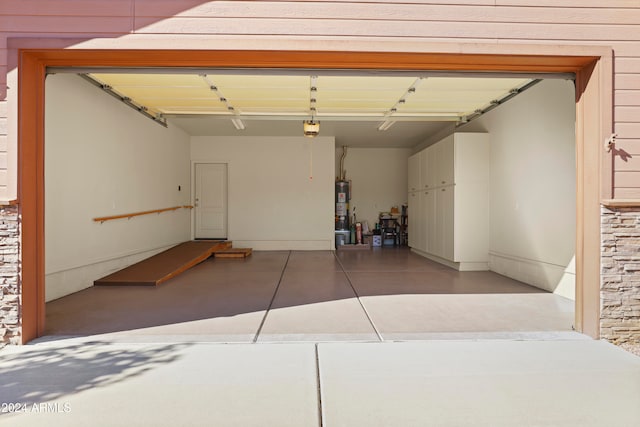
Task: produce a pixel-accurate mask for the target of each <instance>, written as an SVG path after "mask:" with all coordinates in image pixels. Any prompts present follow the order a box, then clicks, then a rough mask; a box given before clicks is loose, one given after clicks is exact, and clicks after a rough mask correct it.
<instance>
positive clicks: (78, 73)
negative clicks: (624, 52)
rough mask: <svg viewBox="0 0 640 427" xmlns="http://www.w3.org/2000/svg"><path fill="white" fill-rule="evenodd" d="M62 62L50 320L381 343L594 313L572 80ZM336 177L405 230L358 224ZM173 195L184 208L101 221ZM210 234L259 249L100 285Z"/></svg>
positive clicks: (53, 139)
mask: <svg viewBox="0 0 640 427" xmlns="http://www.w3.org/2000/svg"><path fill="white" fill-rule="evenodd" d="M55 71H56V72H55V74H51V75H49V76H48V77H47V83H46V110H45V118H46V125H45V131H46V134H45V172H46V175H45V184H46V189H47V191H46V194H45V202H46V203H45V206H46V208H45V225H46V234H45V243H46V249H45V255H46V258H45V259H46V300H47V301H48V305H47V316H48V317H47V333H50V334H57V335H77V334H80V335H83V334H95V333H116V334H117V333H119V332H125V331H126V332H127V333H129V334H131V333H132V334H134V335H145V334H152V335H154V334H155V335H157V334H166V335H174V334H183V335H198V336H200V337H202V336H203V335H207V336H209V339H212V340H223V341H246V340H253V341H268V340H305V339H312V340H318V339H320V340H327V339H328V340H332V339H363V340H371V339H421V338H427V337H432V336H441V335H439V334H449V335H450V334H475V335H473V336H478V334H480V335H487V336H507V335H509V334H519V335H520V336H524V335H523V334H527V333H536V334H539V333H542V332H546V333H549V332H553V333H563V332H569V331H571V330H572V329H573V328H574V327H575V322H574V319H575V313H574V306H575V298H576V295H575V255H576V247H575V242H576V234H575V230H576V197H575V194H576V169H575V164H576V145H575V141H576V135H575V127H576V124H575V120H576V117H575V111H576V110H575V86H574V82H573V80H572V79H571V78H569V77H571V76H568V75H564V74H561V75H551V74H547V75H544V77H545V78H544V79H540V77H542V76H540V75H523V74H494V75H487V74H485V75H477V74H468V73H467V74H465V73H439V74H437V73H432V74H427V73H423V74H421V73H415V72H412V73H409V72H395V73H392V72H386V73H384V72H375V73H374V72H346V71H339V72H337V71H327V70H324V71H322V70H314V71H304V72H302V71H293V70H290V71H283V70H280V71H278V72H268V73H267V72H261V73H256V72H255V70H245V71H236V72H229V70H196V71H193V70H191V71H186V72H185V71H184V70H166V69H162V70H159V69H157V70H142V71H141V70H78V69H65V70H61V69H58V70H55ZM131 107H133V108H131ZM303 122H313V123H318V124H319V126H320V133H319V135H318V136H316V137H315V138H306V137H305V136H304V135H303V131H304V129H303ZM165 126H166V127H165ZM211 170H213V171H214V172H213V175H211V173H209V172H202V171H211ZM207 173H209V175H207ZM202 176H208V177H209V178H208V179H205V180H203V179H202ZM441 176H451V178H446V179H445V178H442V179H441ZM336 179H341V180H348V181H350V184H351V186H350V200H349V209H348V213H347V215H348V216H349V220H350V221H351V222H353V223H354V224H355V223H356V222H357V223H358V224H361V225H362V224H365V226H366V229H370V230H372V231H375V230H376V229H379V228H381V227H382V228H385V225H386V224H385V223H384V222H383V221H384V220H385V219H386V218H392V219H393V220H394V226H393V228H394V230H395V231H396V235H395V236H394V238H393V240H392V241H389V240H386V239H381V242H380V247H376V248H369V247H367V248H365V249H364V250H358V251H351V250H347V249H348V245H346V246H344V247H341V245H340V243H344V242H340V241H338V242H336V240H337V239H338V236H339V235H340V233H338V232H337V231H336V229H337V228H338V227H337V223H338V220H339V218H338V216H339V215H338V213H339V212H337V211H336V201H337V199H336V197H337V196H336V191H335V188H336V187H335V181H336ZM449 179H450V180H451V181H449ZM211 180H213V183H212V181H211ZM212 184H213V185H214V186H215V188H216V190H215V191H214V192H215V194H218V195H219V198H220V200H221V206H222V207H219V209H218V213H216V214H215V215H217V216H215V218H216V220H215V221H212V222H210V223H211V224H216V226H215V227H209V228H207V227H203V226H202V224H208V223H207V222H206V221H203V220H201V216H200V215H201V214H200V213H199V211H198V208H199V207H200V206H199V205H198V204H199V202H201V198H202V196H200V195H201V194H202V193H201V191H202V189H203V188H204V187H205V186H208V185H212ZM166 207H178V208H179V209H175V210H171V211H168V212H160V213H157V214H153V215H149V216H145V217H144V218H142V217H141V218H137V217H136V218H133V217H131V218H123V219H122V220H120V221H113V222H109V223H100V222H96V221H92V219H94V218H99V217H102V216H105V215H119V214H126V213H127V212H129V213H135V212H141V211H147V210H150V209H162V208H166ZM354 216H355V217H356V218H357V219H356V218H353V217H354ZM219 218H222V219H219ZM402 233H406V237H407V238H406V239H402V238H401V237H402ZM196 238H223V239H227V238H228V239H229V240H232V241H233V242H234V244H237V245H238V246H251V247H254V248H255V249H257V251H256V252H254V254H253V255H252V257H251V258H248V259H246V260H243V261H240V262H238V261H237V260H229V261H223V260H218V259H210V260H208V261H207V262H205V263H203V264H202V265H200V266H198V267H196V268H194V269H192V270H191V271H189V272H187V273H185V274H184V275H182V276H181V277H179V278H175V279H172V280H173V281H172V282H168V283H166V284H165V285H162V286H161V287H158V288H144V289H124V288H110V289H105V288H92V289H87V288H89V287H90V286H91V285H92V283H93V281H94V280H96V279H98V278H99V277H101V276H102V275H104V274H107V273H110V272H112V271H114V270H116V269H119V268H122V267H124V266H127V265H130V264H132V263H134V262H137V261H139V260H141V259H144V258H147V257H149V256H152V255H154V254H156V253H158V252H161V251H163V250H165V249H167V248H169V247H172V246H173V245H176V244H178V243H180V242H183V241H186V240H191V239H196ZM372 240H373V239H372ZM385 240H386V241H385ZM336 244H338V246H337V251H336V253H333V250H334V249H336ZM372 246H373V245H372Z"/></svg>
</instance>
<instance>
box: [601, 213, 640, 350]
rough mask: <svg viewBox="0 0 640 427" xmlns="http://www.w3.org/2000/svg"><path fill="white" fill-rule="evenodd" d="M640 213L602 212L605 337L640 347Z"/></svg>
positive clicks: (603, 327) (602, 322) (602, 304)
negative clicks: (639, 344)
mask: <svg viewBox="0 0 640 427" xmlns="http://www.w3.org/2000/svg"><path fill="white" fill-rule="evenodd" d="M639 272H640V213H639V212H638V209H629V208H618V209H607V208H603V209H602V291H601V302H600V306H601V308H600V310H601V317H602V321H601V328H600V330H601V334H602V338H605V339H608V340H611V341H614V342H635V343H640V274H639Z"/></svg>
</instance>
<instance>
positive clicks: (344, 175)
mask: <svg viewBox="0 0 640 427" xmlns="http://www.w3.org/2000/svg"><path fill="white" fill-rule="evenodd" d="M347 148H349V147H347V146H346V145H344V146H343V147H342V156H341V157H340V180H341V181H345V180H346V178H347V171H345V170H344V158H345V157H347Z"/></svg>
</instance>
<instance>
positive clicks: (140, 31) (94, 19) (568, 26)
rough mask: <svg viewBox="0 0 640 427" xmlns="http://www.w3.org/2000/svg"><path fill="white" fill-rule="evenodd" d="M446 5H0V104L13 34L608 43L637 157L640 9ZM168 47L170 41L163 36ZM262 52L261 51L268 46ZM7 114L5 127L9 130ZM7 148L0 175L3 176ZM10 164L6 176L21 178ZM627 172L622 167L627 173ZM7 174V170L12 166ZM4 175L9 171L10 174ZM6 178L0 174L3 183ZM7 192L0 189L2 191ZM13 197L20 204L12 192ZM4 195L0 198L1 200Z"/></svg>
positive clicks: (619, 176)
mask: <svg viewBox="0 0 640 427" xmlns="http://www.w3.org/2000/svg"><path fill="white" fill-rule="evenodd" d="M533 3H534V2H531V1H530V0H458V1H456V4H455V5H447V4H442V1H440V0H431V1H430V0H425V1H414V2H411V3H402V4H400V3H397V2H391V1H386V2H385V1H381V0H378V1H374V2H362V1H357V0H352V1H345V0H342V1H340V0H338V1H335V2H332V3H331V5H330V6H329V5H327V4H326V3H324V2H315V1H293V2H282V1H233V2H210V1H204V0H180V1H178V0H89V1H87V0H56V1H51V0H39V1H38V0H34V1H29V2H24V1H20V0H4V1H2V3H1V4H0V28H2V30H3V31H2V32H1V33H0V99H4V93H3V92H4V90H5V88H6V81H7V79H6V70H7V69H11V68H12V66H11V64H10V63H11V58H10V55H9V54H8V50H7V47H6V46H5V45H6V43H7V40H8V39H10V38H14V37H57V38H60V37H62V38H69V46H73V45H76V44H78V43H77V42H74V41H72V40H71V39H70V38H75V39H78V40H90V39H95V38H104V39H114V38H118V37H119V40H118V41H117V42H114V43H113V45H114V46H118V45H121V46H122V45H124V43H123V41H122V37H121V36H126V37H128V38H135V37H137V36H143V37H151V38H156V39H157V38H158V37H166V36H169V37H172V38H173V37H174V36H175V35H176V34H180V35H183V36H184V37H185V38H191V39H193V38H194V37H197V36H206V37H207V38H208V39H209V40H212V39H216V38H222V39H224V40H227V41H229V42H231V41H240V43H241V44H242V40H245V42H244V44H245V48H247V49H255V48H258V45H257V44H256V43H254V42H253V40H255V39H260V40H262V41H263V42H265V43H267V44H266V46H268V42H269V40H273V39H275V38H278V37H280V38H282V37H284V38H288V39H293V40H295V39H299V40H318V41H322V40H327V39H333V40H341V41H346V42H355V41H374V42H379V43H380V47H381V49H384V46H383V45H382V44H383V43H385V42H389V41H406V40H411V41H420V42H459V43H497V44H504V43H515V44H518V43H545V44H548V45H554V44H565V45H567V44H576V45H580V44H586V45H604V46H611V47H612V48H613V49H614V51H615V63H614V70H615V131H616V132H617V134H618V147H617V148H618V149H620V150H623V151H625V152H628V153H638V152H640V121H639V120H638V116H640V25H639V24H638V23H640V4H639V3H638V2H637V0H610V1H607V2H600V1H596V0H558V1H553V0H545V1H539V2H535V6H531V5H532V4H533ZM164 40H165V41H166V38H164ZM263 46H264V45H263ZM1 122H2V117H0V129H1V127H2V123H1ZM3 156H5V157H6V155H4V154H3V151H2V147H1V146H0V172H2V170H3V169H2V168H3V166H2V162H1V160H2V157H3ZM617 160H619V161H616V164H617V166H618V169H617V170H616V172H615V185H616V191H615V196H616V197H621V198H636V199H640V185H639V184H638V183H640V156H632V157H631V158H627V159H626V160H621V159H617ZM13 167H14V166H13V165H9V169H8V170H7V173H9V174H12V173H15V172H14V171H13V170H12V168H13ZM620 167H623V168H622V169H621V168H620ZM5 168H6V166H5ZM5 170H6V169H5ZM5 180H6V179H5V178H3V174H2V173H0V185H2V183H3V182H4V181H5ZM0 190H1V188H0ZM12 190H13V189H12V188H9V189H7V196H6V197H9V198H11V197H12V196H13V197H14V198H15V191H12ZM1 198H2V197H1V195H0V199H1Z"/></svg>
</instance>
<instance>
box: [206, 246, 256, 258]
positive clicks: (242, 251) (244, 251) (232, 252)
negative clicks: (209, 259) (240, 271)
mask: <svg viewBox="0 0 640 427" xmlns="http://www.w3.org/2000/svg"><path fill="white" fill-rule="evenodd" d="M251 252H252V249H251V248H229V249H223V250H221V251H216V252H215V253H214V254H213V256H214V257H216V258H246V257H248V256H249V255H251Z"/></svg>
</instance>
